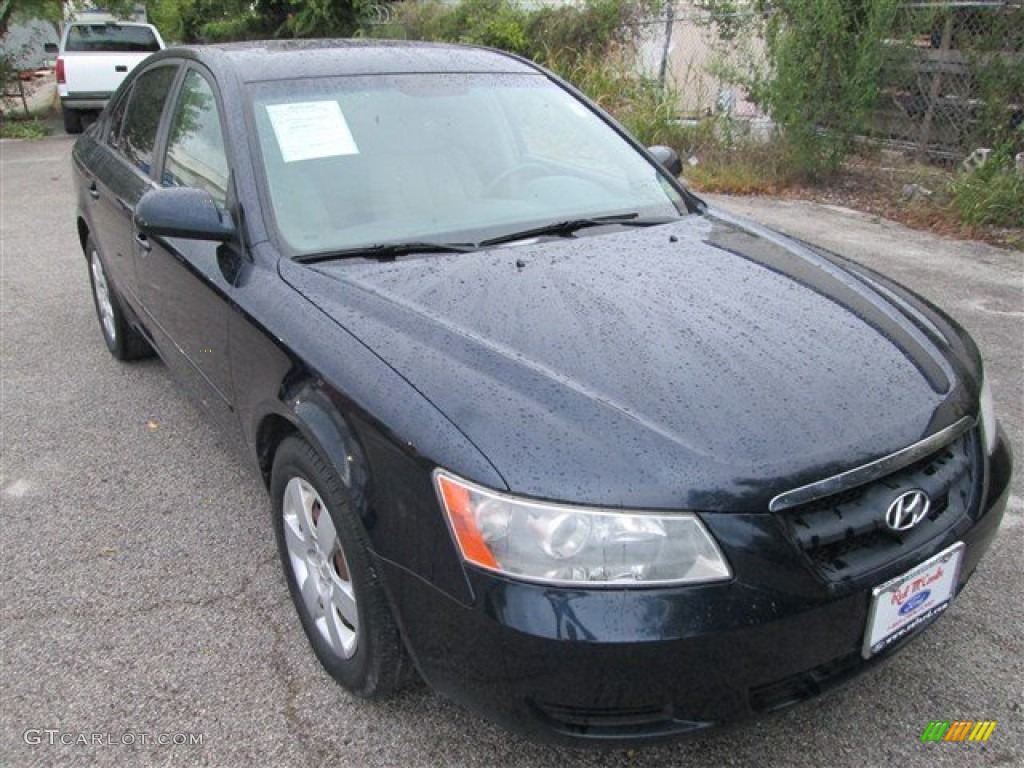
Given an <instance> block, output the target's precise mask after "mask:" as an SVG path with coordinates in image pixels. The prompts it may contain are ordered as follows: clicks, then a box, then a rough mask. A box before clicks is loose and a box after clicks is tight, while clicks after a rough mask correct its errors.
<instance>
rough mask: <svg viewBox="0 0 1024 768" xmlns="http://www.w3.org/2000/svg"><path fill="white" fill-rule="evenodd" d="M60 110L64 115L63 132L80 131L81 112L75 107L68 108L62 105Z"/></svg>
mask: <svg viewBox="0 0 1024 768" xmlns="http://www.w3.org/2000/svg"><path fill="white" fill-rule="evenodd" d="M61 112H62V114H63V117H64V132H65V133H81V132H82V113H81V112H79V111H78V110H77V109H68V108H67V107H63V108H62V109H61Z"/></svg>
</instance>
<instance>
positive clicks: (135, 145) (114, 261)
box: [80, 63, 179, 312]
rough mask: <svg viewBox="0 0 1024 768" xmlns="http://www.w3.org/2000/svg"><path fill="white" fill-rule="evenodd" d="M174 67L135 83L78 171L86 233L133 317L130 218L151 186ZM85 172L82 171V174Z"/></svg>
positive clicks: (148, 73)
mask: <svg viewBox="0 0 1024 768" xmlns="http://www.w3.org/2000/svg"><path fill="white" fill-rule="evenodd" d="M178 70H179V65H178V64H177V63H168V64H162V65H159V66H155V67H152V68H151V69H148V70H146V71H145V72H143V73H141V74H140V75H139V76H138V77H137V78H135V80H134V82H133V84H132V85H131V87H129V88H126V89H125V90H124V91H123V92H122V93H121V94H120V95H119V97H118V100H117V101H116V102H115V104H114V105H113V108H112V109H111V110H110V112H109V113H108V114H107V115H105V116H104V119H103V120H102V122H101V123H100V125H99V126H97V131H99V132H100V135H99V136H97V137H96V141H95V142H93V143H90V144H88V146H90V147H91V149H90V156H89V157H87V158H84V163H83V164H82V165H81V166H80V167H81V168H82V169H83V173H84V174H85V183H86V185H87V190H86V191H87V193H88V196H89V198H88V199H89V207H90V211H89V218H90V219H91V231H92V234H93V237H94V238H95V239H96V241H97V246H98V247H99V250H100V253H101V254H102V255H103V258H104V263H105V265H106V269H107V272H108V276H109V277H110V279H111V280H112V281H113V282H114V285H115V286H116V288H117V291H118V293H119V294H120V295H122V296H123V297H124V298H125V299H126V300H127V301H128V302H129V303H130V304H131V305H132V308H133V310H135V311H136V312H138V308H139V297H138V290H137V283H136V279H135V264H134V261H135V248H136V246H135V244H134V238H133V236H132V214H133V212H134V210H135V205H136V204H137V203H138V201H139V199H140V198H141V197H142V195H143V194H145V192H146V191H147V190H148V189H150V187H151V186H152V184H153V182H152V180H151V178H150V173H151V170H152V152H153V147H154V145H155V144H156V134H157V128H158V126H159V124H160V117H161V114H162V109H163V105H164V102H165V101H166V99H167V95H168V94H169V93H170V90H171V86H172V85H173V83H174V80H175V77H176V75H177V73H178ZM86 169H87V170H86Z"/></svg>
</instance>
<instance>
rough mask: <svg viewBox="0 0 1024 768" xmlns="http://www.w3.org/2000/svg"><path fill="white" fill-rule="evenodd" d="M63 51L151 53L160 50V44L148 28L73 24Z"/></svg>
mask: <svg viewBox="0 0 1024 768" xmlns="http://www.w3.org/2000/svg"><path fill="white" fill-rule="evenodd" d="M64 50H65V51H116V52H119V53H152V52H153V51H159V50H160V42H159V41H158V40H157V38H156V35H154V34H153V30H152V29H150V28H149V27H128V26H122V25H120V24H74V25H72V27H71V29H70V30H68V39H67V42H66V43H65V44H64Z"/></svg>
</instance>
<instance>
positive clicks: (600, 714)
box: [535, 702, 672, 730]
mask: <svg viewBox="0 0 1024 768" xmlns="http://www.w3.org/2000/svg"><path fill="white" fill-rule="evenodd" d="M535 706H536V708H537V709H539V710H540V711H541V712H542V713H544V715H545V716H547V717H548V718H549V719H551V720H554V721H556V722H558V723H560V724H562V725H563V726H566V727H567V728H576V729H585V730H590V729H593V728H599V729H600V728H605V729H607V728H615V729H618V728H636V727H638V726H639V727H645V726H647V727H649V726H656V725H660V724H665V723H668V722H670V721H671V720H672V706H671V705H670V704H649V705H646V706H638V707H609V708H599V707H574V706H565V705H561V704H546V703H542V702H535Z"/></svg>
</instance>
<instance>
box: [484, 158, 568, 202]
mask: <svg viewBox="0 0 1024 768" xmlns="http://www.w3.org/2000/svg"><path fill="white" fill-rule="evenodd" d="M550 173H551V171H550V170H549V169H548V168H547V167H545V166H543V165H541V164H540V163H538V162H536V161H533V160H528V161H527V162H525V163H520V164H519V165H514V166H512V167H511V168H508V169H506V170H504V171H502V172H501V173H499V174H498V175H497V176H495V177H494V178H493V179H491V181H490V182H489V183H488V184H487V186H485V187H484V190H483V196H484V197H503V196H504V195H502V192H504V191H506V190H505V187H507V186H508V185H509V184H510V183H511V182H512V181H513V180H515V179H519V180H520V181H521V182H522V181H530V180H531V179H537V178H540V177H542V176H547V175H549V174H550ZM520 177H522V178H520Z"/></svg>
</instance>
